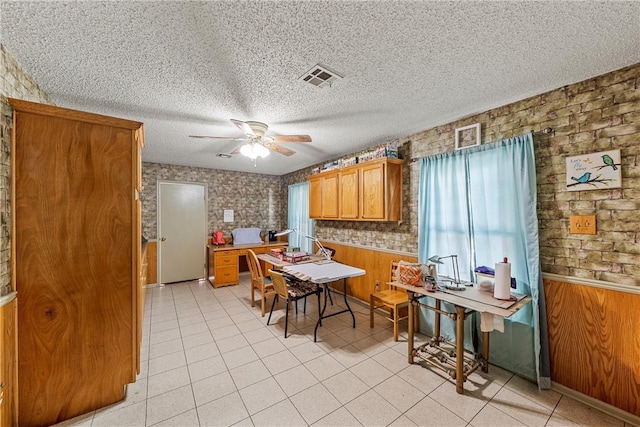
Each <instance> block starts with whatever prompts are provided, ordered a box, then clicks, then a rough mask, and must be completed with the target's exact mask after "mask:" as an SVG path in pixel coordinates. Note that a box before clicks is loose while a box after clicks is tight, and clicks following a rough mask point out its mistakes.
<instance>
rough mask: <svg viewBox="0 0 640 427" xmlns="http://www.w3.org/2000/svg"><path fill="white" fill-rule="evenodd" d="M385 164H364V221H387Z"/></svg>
mask: <svg viewBox="0 0 640 427" xmlns="http://www.w3.org/2000/svg"><path fill="white" fill-rule="evenodd" d="M385 166H386V165H385V164H384V163H373V164H371V165H367V164H364V165H363V166H362V168H361V185H360V191H361V195H362V199H361V200H362V202H361V206H362V208H361V209H362V210H361V214H360V217H361V218H362V219H385V217H386V214H385V212H386V211H385V208H386V201H385V191H384V190H385Z"/></svg>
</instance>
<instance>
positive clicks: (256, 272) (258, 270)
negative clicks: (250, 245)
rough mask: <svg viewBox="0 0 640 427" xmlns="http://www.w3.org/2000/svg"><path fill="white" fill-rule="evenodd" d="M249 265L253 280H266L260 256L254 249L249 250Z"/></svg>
mask: <svg viewBox="0 0 640 427" xmlns="http://www.w3.org/2000/svg"><path fill="white" fill-rule="evenodd" d="M247 264H248V265H249V271H250V272H251V280H255V281H258V282H260V281H262V280H264V276H263V274H262V267H260V261H258V256H257V255H256V253H255V252H254V251H253V250H252V249H247Z"/></svg>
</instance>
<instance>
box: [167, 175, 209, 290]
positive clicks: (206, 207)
mask: <svg viewBox="0 0 640 427" xmlns="http://www.w3.org/2000/svg"><path fill="white" fill-rule="evenodd" d="M164 184H186V185H199V186H202V187H204V229H203V238H205V239H206V236H207V227H208V224H209V185H208V184H207V183H206V182H192V181H176V180H169V179H158V180H156V237H157V239H156V240H157V242H158V243H157V252H158V253H157V260H158V262H157V265H156V278H157V286H164V285H165V284H164V282H163V281H162V276H161V274H160V272H161V266H162V241H161V239H162V234H161V232H162V230H161V227H160V224H161V221H160V213H161V209H160V202H161V200H160V186H161V185H164ZM203 254H204V255H203V259H204V264H203V267H202V274H203V276H202V277H204V278H206V275H207V274H206V271H205V270H206V265H207V253H206V240H205V245H204V247H203Z"/></svg>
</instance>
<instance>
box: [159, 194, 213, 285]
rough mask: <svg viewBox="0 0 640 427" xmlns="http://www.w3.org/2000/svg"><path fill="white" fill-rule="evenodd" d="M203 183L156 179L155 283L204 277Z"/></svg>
mask: <svg viewBox="0 0 640 427" xmlns="http://www.w3.org/2000/svg"><path fill="white" fill-rule="evenodd" d="M206 212H207V204H206V184H194V183H181V182H161V181H160V182H158V259H159V268H158V271H159V277H158V283H172V282H182V281H185V280H192V279H199V278H202V277H204V275H205V273H204V268H205V248H206V233H207V231H206V217H207V215H206Z"/></svg>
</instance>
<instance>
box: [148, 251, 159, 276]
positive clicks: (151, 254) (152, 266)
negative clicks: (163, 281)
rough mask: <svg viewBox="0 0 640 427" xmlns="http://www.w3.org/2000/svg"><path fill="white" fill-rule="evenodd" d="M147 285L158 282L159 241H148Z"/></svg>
mask: <svg viewBox="0 0 640 427" xmlns="http://www.w3.org/2000/svg"><path fill="white" fill-rule="evenodd" d="M147 263H148V264H147V285H153V284H154V283H157V282H158V242H148V243H147Z"/></svg>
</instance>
